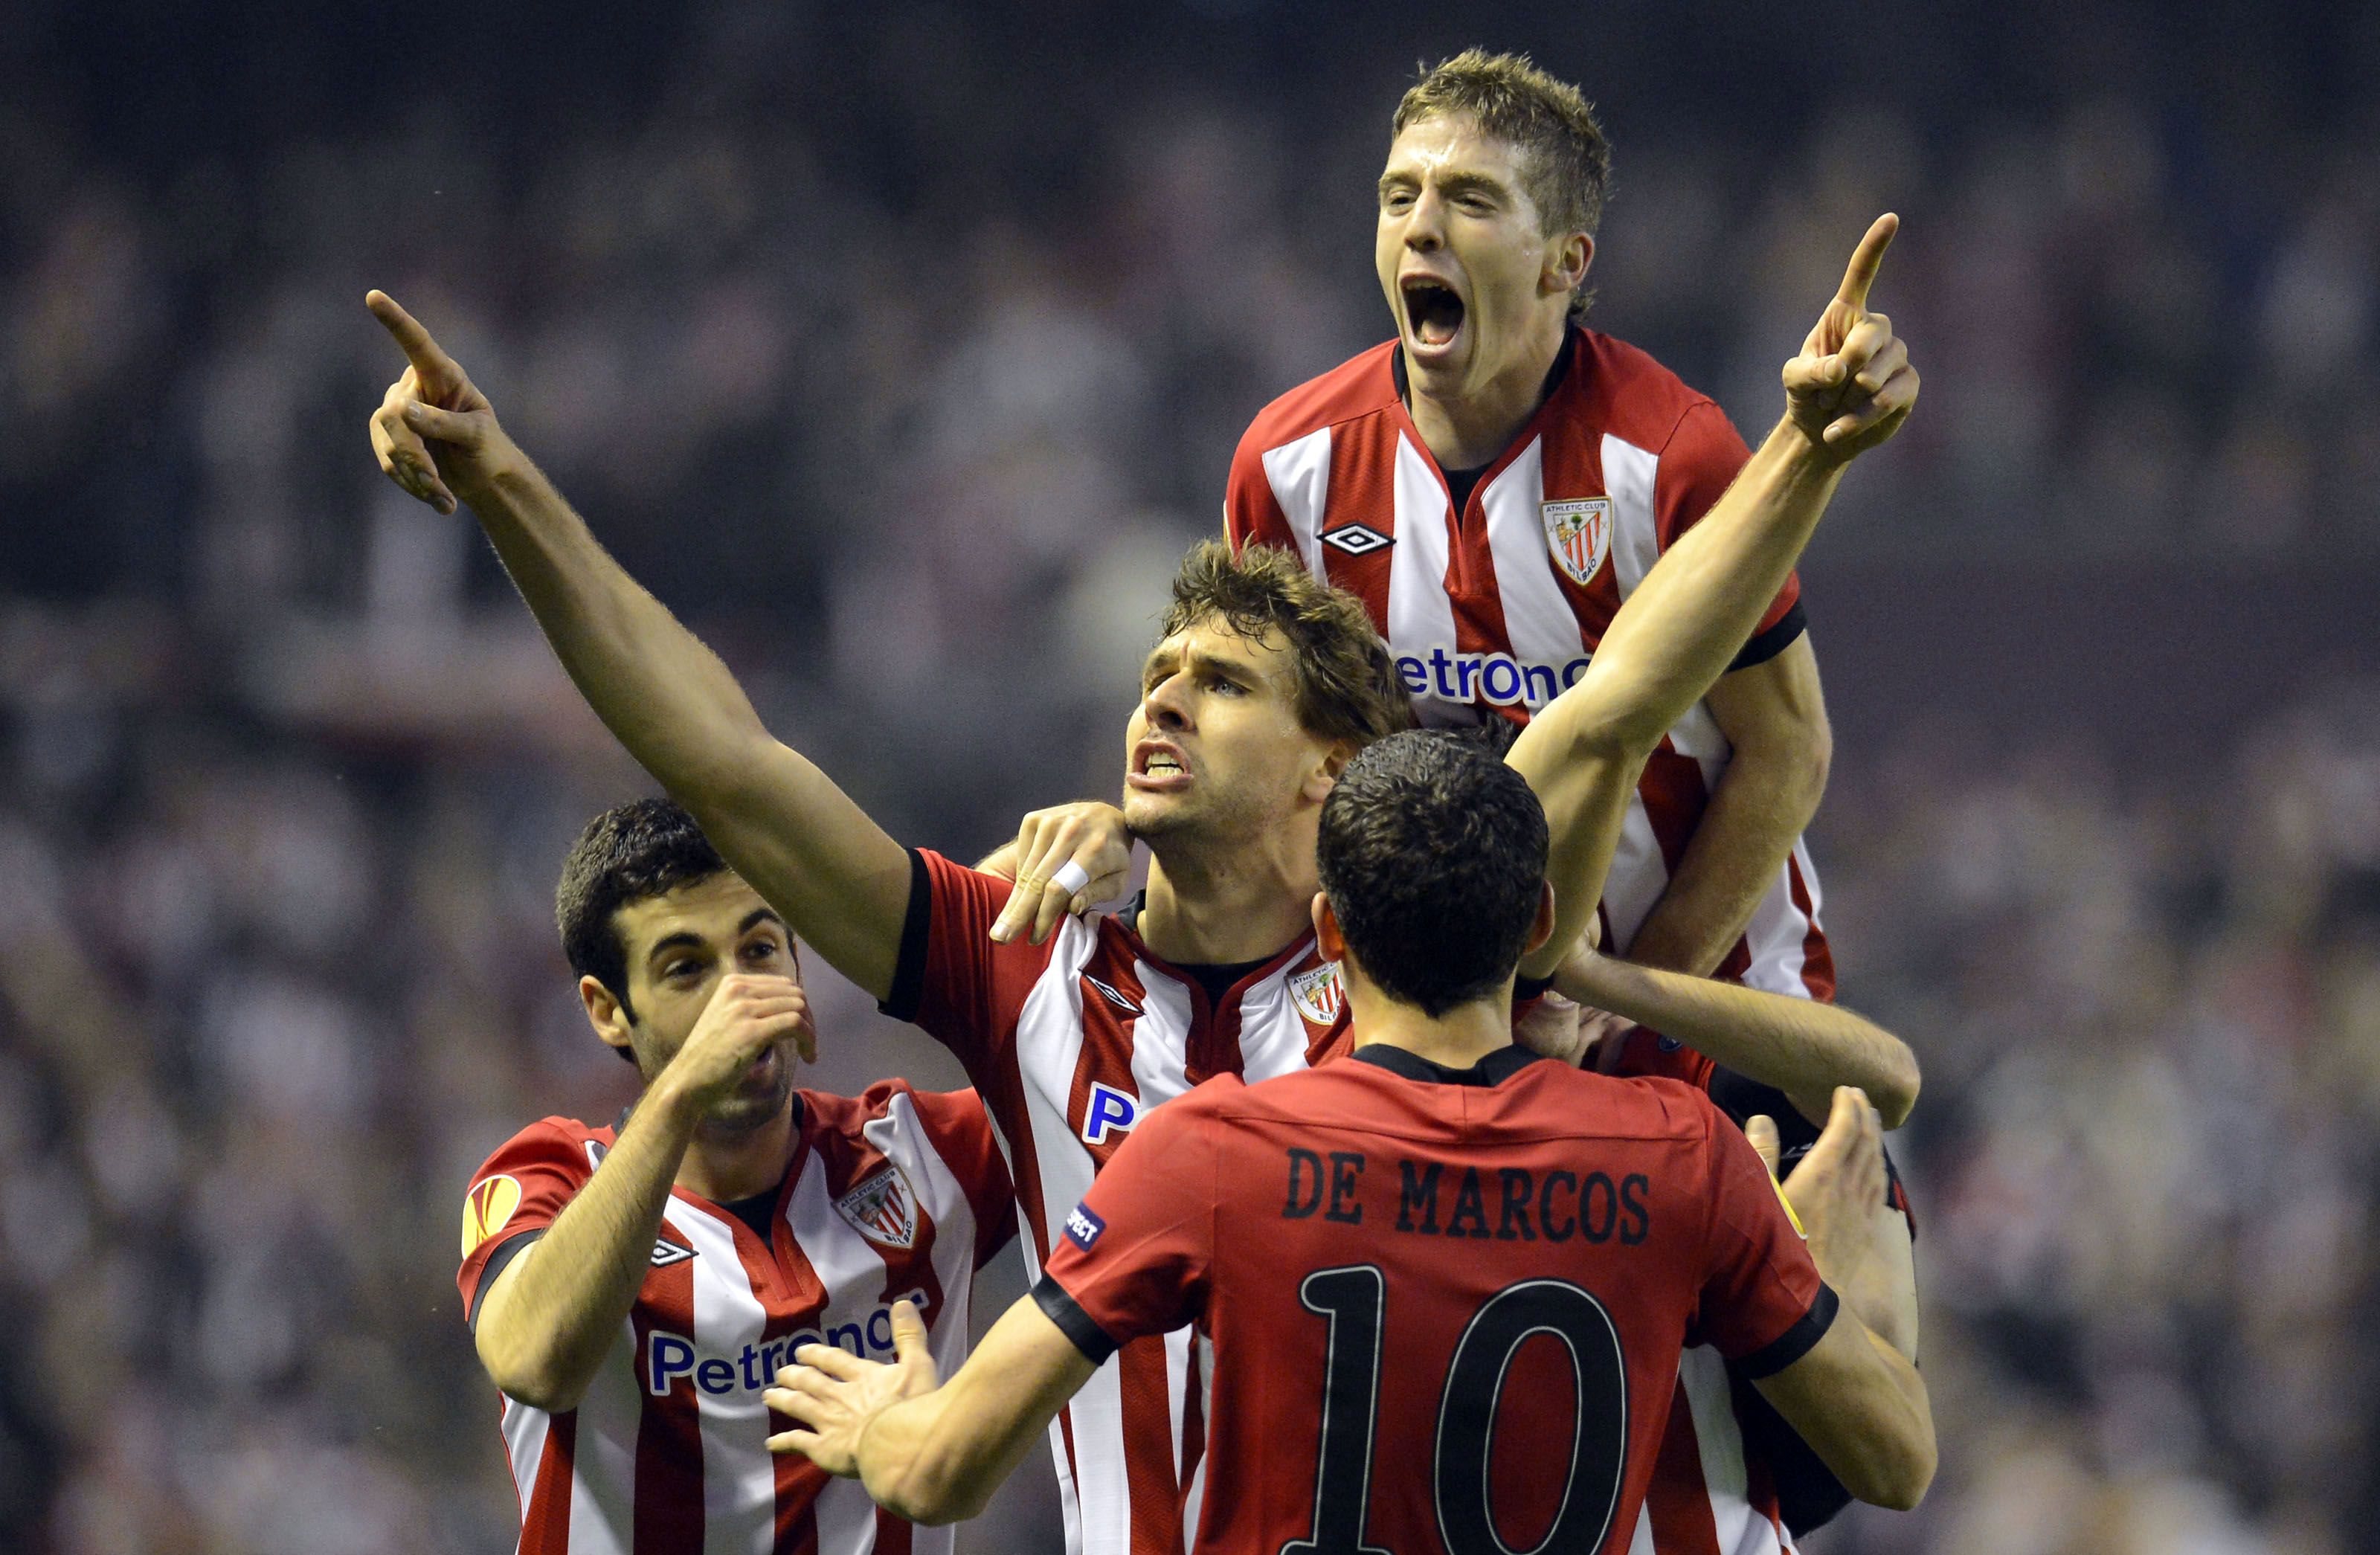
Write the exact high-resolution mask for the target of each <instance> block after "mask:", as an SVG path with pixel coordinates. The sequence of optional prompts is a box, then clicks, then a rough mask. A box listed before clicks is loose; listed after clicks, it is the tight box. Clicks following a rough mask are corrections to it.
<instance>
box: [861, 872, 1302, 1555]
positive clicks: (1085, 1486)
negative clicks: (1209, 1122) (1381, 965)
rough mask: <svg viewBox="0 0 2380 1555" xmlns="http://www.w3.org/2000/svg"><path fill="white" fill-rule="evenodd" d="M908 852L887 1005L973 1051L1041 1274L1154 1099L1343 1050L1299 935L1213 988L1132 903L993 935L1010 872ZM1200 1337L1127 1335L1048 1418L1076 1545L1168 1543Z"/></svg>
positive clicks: (1193, 1458)
mask: <svg viewBox="0 0 2380 1555" xmlns="http://www.w3.org/2000/svg"><path fill="white" fill-rule="evenodd" d="M911 856H912V858H913V860H914V861H915V863H914V866H913V869H914V874H913V881H914V884H913V885H912V887H911V891H910V897H909V916H908V924H907V929H906V931H905V934H904V936H903V943H902V948H901V959H900V965H899V968H898V970H897V971H896V972H895V974H894V978H893V986H892V996H891V997H890V998H889V999H887V1000H886V1001H885V1003H884V1009H885V1012H886V1013H887V1014H892V1015H895V1016H897V1017H899V1018H901V1019H903V1020H911V1021H915V1022H916V1023H917V1025H918V1026H920V1027H923V1028H924V1029H925V1030H926V1031H928V1032H929V1033H930V1034H931V1035H932V1036H934V1037H935V1038H937V1039H940V1040H941V1042H942V1043H943V1044H944V1045H946V1046H947V1047H949V1048H950V1050H951V1051H953V1053H955V1054H956V1055H957V1057H958V1059H959V1062H960V1063H963V1064H964V1065H965V1067H966V1071H967V1075H968V1077H969V1078H970V1079H972V1080H973V1081H974V1082H975V1085H976V1087H977V1090H978V1091H980V1092H981V1093H982V1096H983V1099H984V1105H985V1107H986V1108H987V1109H988V1110H989V1111H990V1114H991V1118H992V1123H993V1124H994V1126H995V1127H997V1128H998V1130H999V1134H1000V1139H1001V1142H1002V1145H1003V1146H1004V1147H1005V1148H1006V1149H1007V1151H1008V1163H1009V1169H1010V1172H1011V1173H1012V1174H1013V1175H1014V1179H1015V1183H1016V1200H1017V1204H1018V1206H1019V1207H1020V1208H1021V1209H1022V1210H1023V1212H1024V1215H1023V1218H1024V1222H1025V1225H1026V1229H1027V1231H1028V1232H1029V1234H1028V1235H1027V1236H1026V1237H1025V1238H1024V1239H1023V1241H1022V1244H1021V1245H1023V1247H1024V1248H1025V1251H1026V1258H1027V1273H1028V1276H1029V1277H1030V1278H1033V1279H1038V1278H1039V1276H1040V1271H1041V1267H1042V1265H1043V1264H1044V1263H1046V1262H1047V1261H1048V1259H1049V1257H1050V1238H1051V1236H1052V1234H1053V1233H1058V1232H1060V1231H1062V1228H1063V1227H1064V1224H1065V1221H1066V1217H1067V1215H1068V1214H1069V1213H1070V1212H1072V1211H1073V1209H1074V1208H1075V1205H1077V1204H1079V1203H1080V1202H1081V1201H1082V1198H1083V1195H1084V1194H1085V1193H1086V1192H1087V1190H1088V1189H1089V1187H1090V1185H1091V1179H1092V1178H1093V1177H1094V1176H1095V1175H1097V1174H1098V1172H1099V1170H1100V1169H1101V1168H1102V1167H1104V1166H1105V1165H1106V1164H1107V1161H1108V1160H1109V1159H1110V1158H1111V1156H1113V1155H1114V1154H1115V1152H1116V1150H1117V1148H1119V1147H1121V1146H1122V1145H1123V1140H1124V1138H1125V1136H1126V1135H1127V1134H1129V1133H1130V1131H1131V1130H1132V1129H1133V1127H1134V1126H1135V1124H1138V1123H1139V1122H1140V1120H1141V1119H1142V1118H1144V1117H1146V1116H1147V1112H1148V1110H1149V1109H1150V1108H1152V1107H1156V1106H1158V1105H1160V1104H1161V1103H1163V1102H1166V1101H1170V1100H1172V1099H1173V1098H1175V1097H1178V1096H1180V1095H1182V1094H1183V1093H1184V1091H1187V1090H1188V1089H1190V1088H1191V1087H1193V1086H1196V1085H1197V1084H1198V1083H1199V1082H1200V1081H1202V1080H1205V1079H1208V1078H1209V1077H1210V1076H1213V1075H1240V1076H1241V1077H1243V1078H1245V1079H1246V1080H1249V1081H1251V1082H1253V1081H1256V1080H1260V1079H1269V1078H1270V1077H1272V1076H1273V1075H1285V1074H1289V1073H1292V1072H1293V1071H1295V1070H1300V1069H1304V1068H1306V1067H1307V1066H1309V1065H1310V1064H1313V1063H1318V1062H1320V1061H1322V1060H1323V1059H1326V1058H1330V1057H1335V1056H1337V1055H1338V1054H1340V1053H1342V1052H1343V1051H1345V1050H1346V1045H1347V1020H1346V1012H1345V1007H1344V1006H1345V1000H1344V998H1343V996H1342V990H1341V986H1340V982H1339V970H1338V965H1337V963H1335V962H1329V961H1325V960H1323V959H1322V957H1321V955H1320V954H1319V953H1318V951H1317V950H1316V949H1315V944H1314V939H1313V937H1312V935H1310V934H1309V935H1306V936H1305V937H1303V938H1301V939H1300V940H1298V941H1297V942H1295V943H1294V944H1292V945H1290V946H1288V947H1287V948H1285V949H1284V950H1282V951H1281V954H1278V955H1275V956H1274V957H1272V959H1270V960H1269V961H1267V962H1265V963H1263V964H1261V965H1260V966H1255V967H1253V968H1251V969H1249V970H1248V971H1247V972H1246V973H1245V975H1243V976H1242V977H1240V978H1238V979H1237V980H1236V981H1234V982H1233V984H1232V985H1231V987H1230V988H1229V989H1228V990H1225V992H1224V994H1223V996H1222V997H1221V998H1220V999H1210V998H1209V997H1208V992H1207V990H1206V989H1205V988H1204V987H1202V986H1201V985H1200V984H1199V982H1198V980H1197V979H1196V978H1193V977H1191V976H1189V975H1188V974H1186V973H1184V972H1183V971H1181V970H1179V969H1177V968H1175V967H1173V966H1168V965H1167V964H1166V963H1165V962H1163V961H1161V960H1160V959H1159V958H1158V957H1157V956H1156V955H1154V954H1151V953H1150V951H1149V949H1148V947H1147V945H1145V944H1143V943H1142V942H1140V938H1139V936H1138V935H1136V934H1135V933H1134V932H1133V931H1132V930H1131V929H1129V928H1128V927H1126V925H1125V923H1124V921H1123V919H1122V918H1119V917H1113V916H1109V915H1101V914H1091V913H1086V914H1084V915H1083V916H1081V917H1070V918H1067V919H1065V920H1064V921H1063V922H1062V923H1061V924H1060V926H1059V928H1058V929H1057V930H1056V931H1055V932H1054V933H1052V934H1051V935H1050V940H1049V942H1048V943H1046V944H1042V945H1031V944H1026V943H1023V942H1016V943H1012V944H1005V945H1001V944H994V943H993V942H991V939H990V930H991V926H992V923H993V921H994V920H995V919H996V918H998V917H999V916H1000V909H1001V907H1002V904H1004V903H1005V902H1006V901H1007V899H1008V893H1009V882H1008V881H1003V880H1001V879H999V878H998V877H996V876H991V875H985V874H980V873H977V871H975V870H973V869H965V868H962V867H961V866H959V865H956V864H953V862H951V861H950V860H949V859H947V858H944V857H942V856H941V855H939V854H934V853H930V852H925V851H917V852H914V853H913V854H912V855H911ZM1203 1345H1204V1342H1203V1341H1200V1340H1199V1339H1198V1338H1197V1336H1196V1333H1195V1332H1194V1331H1193V1330H1191V1329H1189V1328H1182V1329H1177V1330H1174V1331H1172V1332H1171V1333H1166V1334H1160V1335H1153V1336H1150V1337H1148V1338H1146V1339H1142V1340H1138V1341H1136V1342H1134V1343H1131V1344H1127V1345H1125V1346H1124V1347H1123V1349H1121V1350H1119V1351H1117V1352H1116V1354H1115V1355H1112V1356H1111V1357H1110V1358H1109V1359H1108V1361H1107V1363H1106V1364H1105V1365H1104V1366H1102V1367H1099V1371H1098V1372H1097V1373H1096V1374H1095V1375H1094V1376H1093V1377H1092V1379H1091V1380H1090V1381H1089V1382H1087V1383H1086V1384H1085V1385H1084V1387H1083V1390H1082V1391H1080V1392H1078V1393H1076V1394H1075V1397H1074V1400H1073V1402H1072V1403H1069V1404H1068V1405H1067V1406H1066V1408H1065V1410H1064V1411H1063V1412H1062V1413H1061V1414H1060V1415H1059V1416H1058V1418H1057V1419H1056V1420H1055V1421H1053V1422H1052V1423H1051V1425H1050V1448H1051V1451H1052V1452H1053V1453H1054V1454H1055V1456H1056V1458H1057V1462H1058V1484H1059V1497H1060V1501H1061V1503H1062V1507H1063V1509H1064V1513H1065V1522H1066V1548H1067V1549H1068V1551H1069V1552H1070V1555H1175V1552H1178V1551H1180V1550H1182V1549H1184V1548H1185V1547H1186V1544H1187V1537H1186V1530H1187V1529H1192V1528H1196V1526H1197V1521H1198V1510H1199V1505H1200V1502H1201V1500H1202V1498H1203V1493H1204V1488H1205V1478H1204V1468H1205V1464H1204V1454H1205V1449H1206V1441H1207V1429H1206V1424H1205V1409H1206V1391H1207V1382H1208V1379H1209V1378H1211V1377H1212V1375H1213V1368H1212V1366H1211V1364H1210V1362H1209V1360H1208V1357H1207V1356H1206V1355H1204V1354H1202V1349H1203Z"/></svg>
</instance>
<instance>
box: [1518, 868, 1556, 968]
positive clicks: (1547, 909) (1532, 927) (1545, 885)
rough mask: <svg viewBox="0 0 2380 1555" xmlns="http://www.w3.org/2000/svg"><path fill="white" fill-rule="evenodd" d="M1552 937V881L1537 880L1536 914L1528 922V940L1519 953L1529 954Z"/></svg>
mask: <svg viewBox="0 0 2380 1555" xmlns="http://www.w3.org/2000/svg"><path fill="white" fill-rule="evenodd" d="M1553 937H1554V882H1553V881H1538V882H1537V916H1536V918H1535V919H1534V920H1532V921H1531V923H1530V924H1529V942H1528V943H1527V944H1526V945H1524V946H1523V947H1522V949H1521V954H1523V955H1524V956H1525V955H1527V954H1530V953H1531V952H1532V951H1535V950H1537V949H1539V948H1540V947H1542V946H1543V945H1544V944H1545V942H1547V941H1548V940H1550V939H1552V938H1553Z"/></svg>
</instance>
